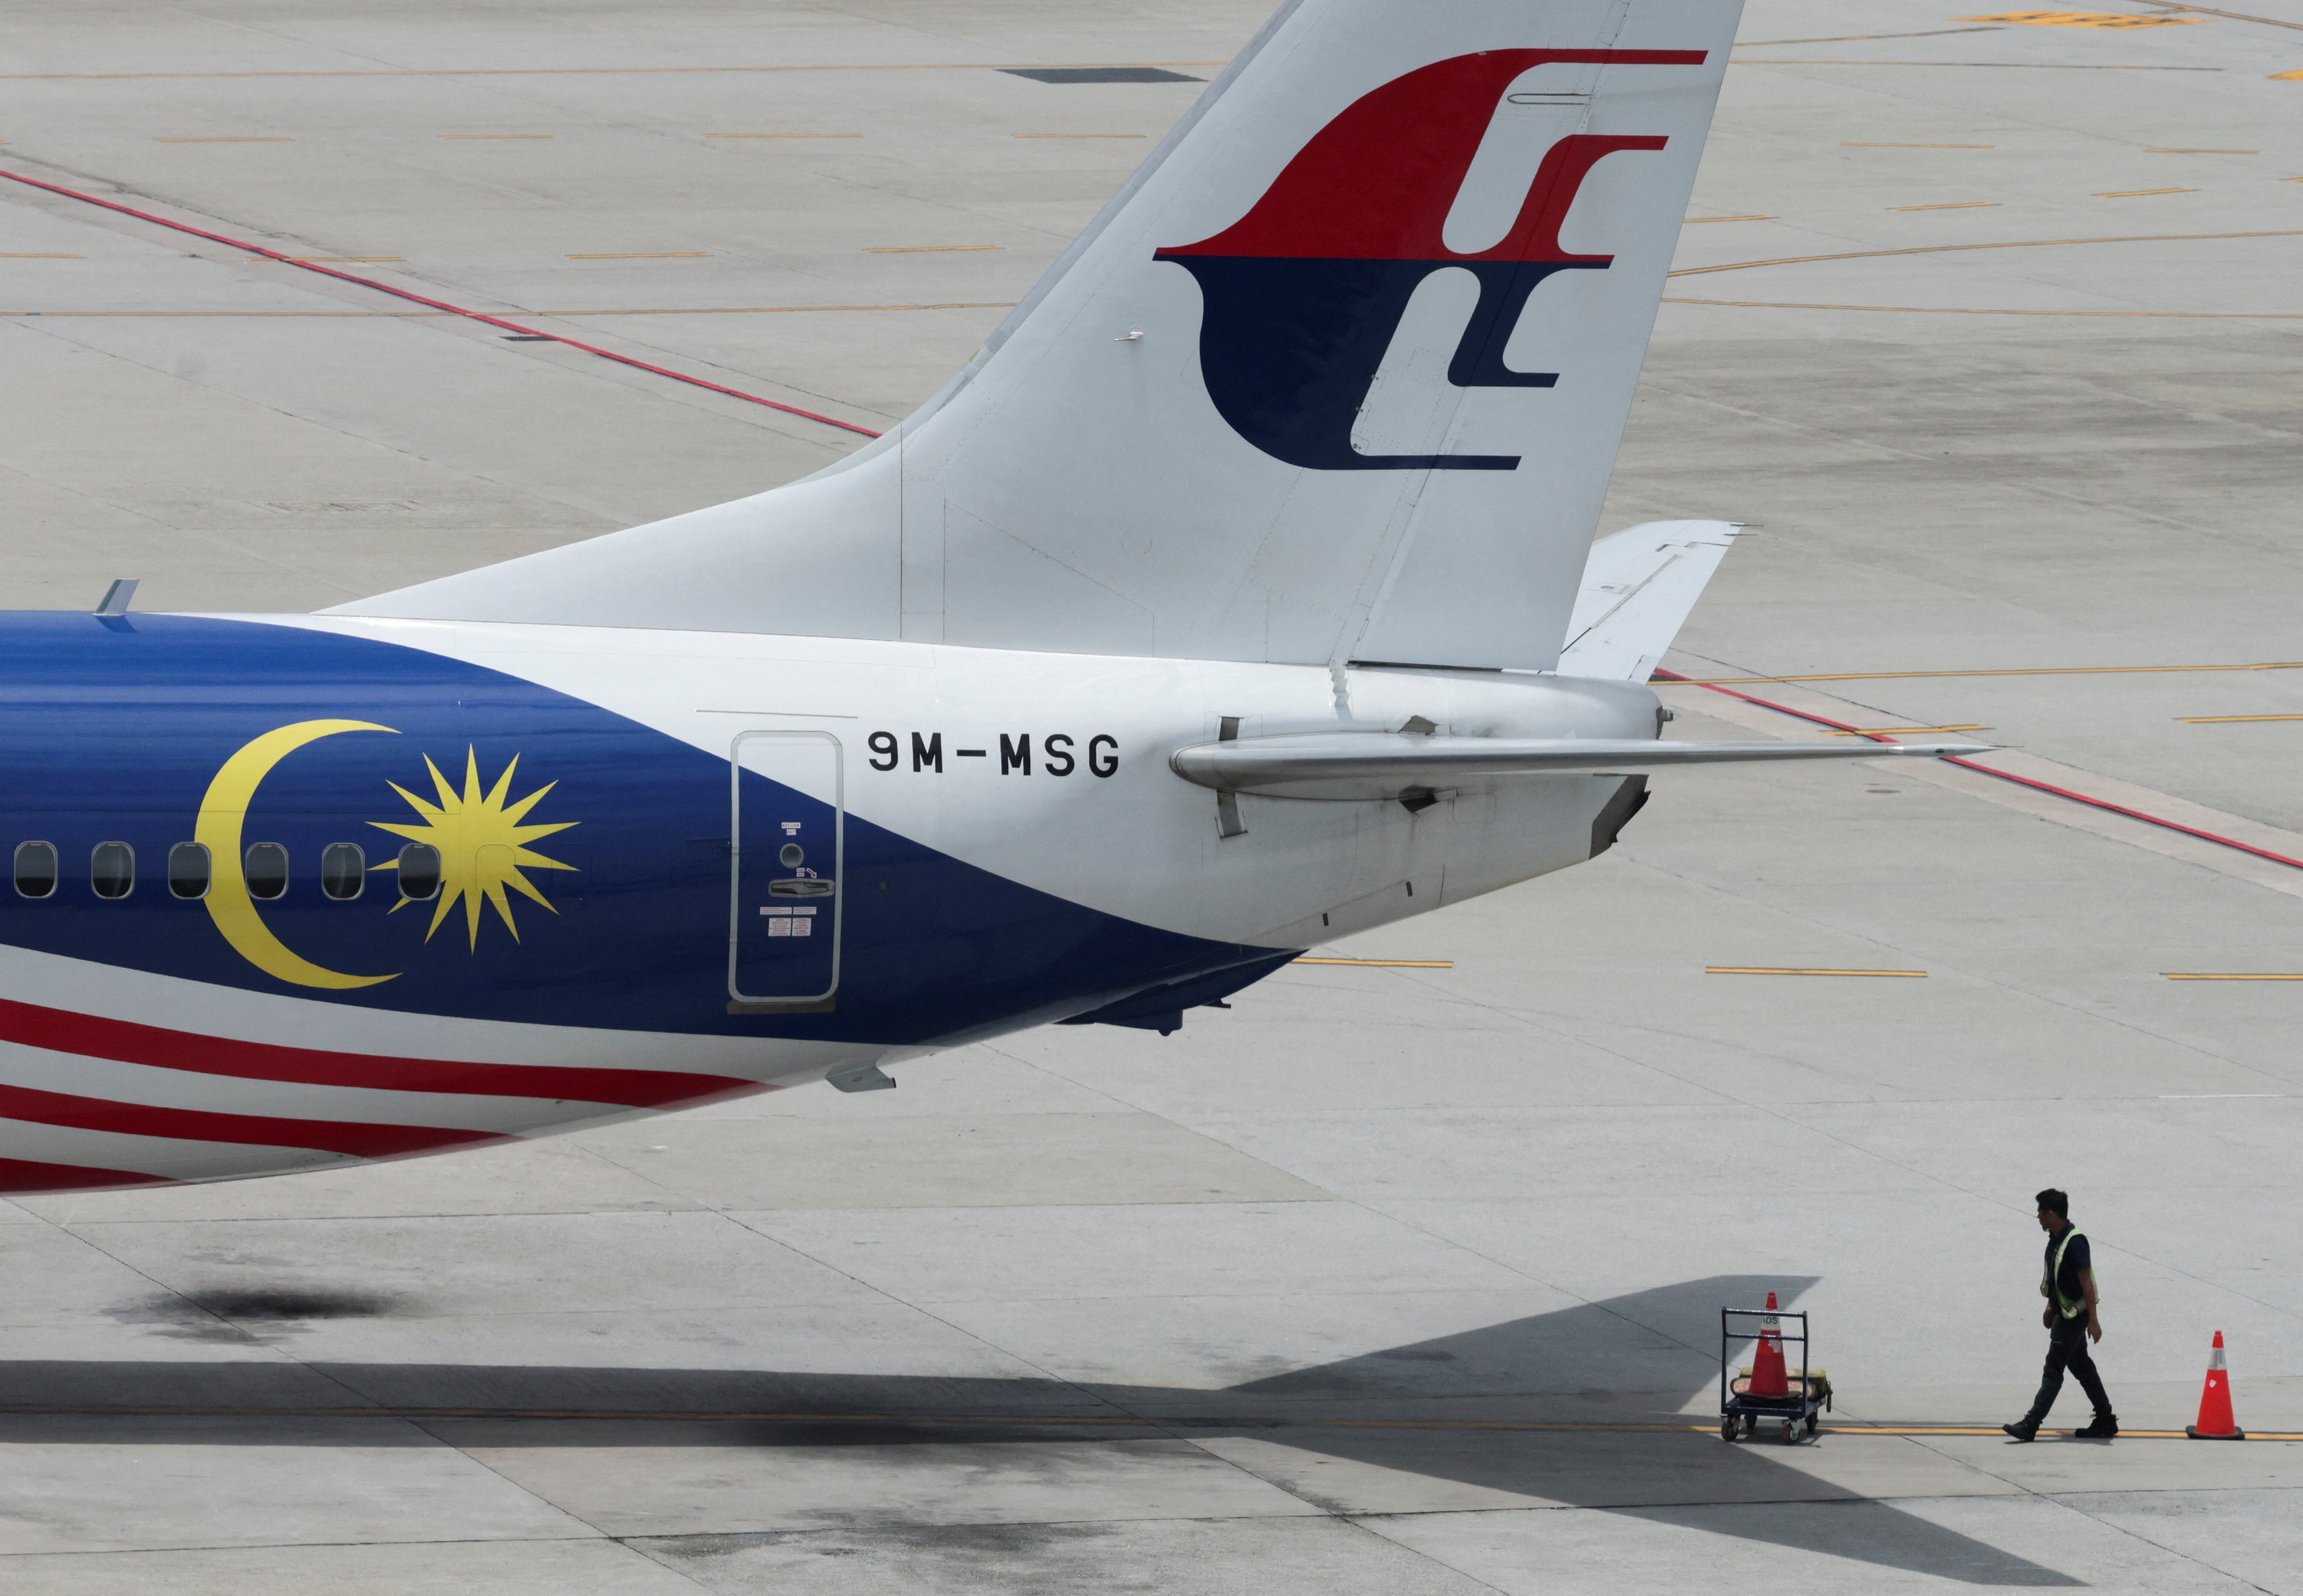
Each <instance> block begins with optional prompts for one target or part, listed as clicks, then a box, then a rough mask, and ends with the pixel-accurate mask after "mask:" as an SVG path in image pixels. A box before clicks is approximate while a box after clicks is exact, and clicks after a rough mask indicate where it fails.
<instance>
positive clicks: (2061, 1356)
mask: <svg viewBox="0 0 2303 1596" xmlns="http://www.w3.org/2000/svg"><path fill="white" fill-rule="evenodd" d="M2066 1369H2068V1370H2070V1371H2071V1374H2072V1377H2073V1378H2075V1379H2076V1380H2078V1381H2079V1389H2081V1390H2083V1391H2085V1392H2086V1393H2087V1398H2088V1401H2090V1402H2092V1403H2094V1404H2095V1411H2096V1414H2097V1415H2098V1416H2100V1415H2102V1414H2107V1413H2109V1412H2110V1411H2111V1398H2110V1396H2109V1395H2108V1394H2107V1393H2106V1392H2105V1390H2104V1389H2103V1376H2102V1375H2100V1374H2098V1373H2096V1372H2095V1359H2094V1358H2092V1357H2090V1356H2089V1355H2088V1334H2087V1315H2086V1314H2084V1313H2082V1314H2080V1315H2079V1317H2078V1318H2077V1319H2064V1318H2062V1317H2060V1316H2058V1317H2057V1319H2056V1320H2055V1322H2054V1326H2053V1327H2052V1328H2051V1329H2049V1330H2048V1331H2047V1366H2046V1372H2044V1373H2042V1374H2041V1375H2040V1377H2039V1394H2038V1395H2037V1397H2034V1398H2031V1411H2030V1413H2029V1414H2028V1415H2027V1417H2028V1420H2029V1423H2033V1424H2039V1423H2045V1422H2046V1417H2047V1410H2048V1409H2049V1408H2051V1407H2053V1406H2054V1405H2055V1398H2056V1396H2057V1394H2058V1393H2060V1392H2061V1391H2062V1390H2063V1371H2064V1370H2066Z"/></svg>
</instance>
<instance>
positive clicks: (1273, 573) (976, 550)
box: [343, 0, 1739, 669]
mask: <svg viewBox="0 0 2303 1596" xmlns="http://www.w3.org/2000/svg"><path fill="white" fill-rule="evenodd" d="M1738 10H1739V5H1738V4H1737V0H1421V3H1420V4H1413V5H1406V4H1399V3H1398V0H1296V3H1295V4H1291V5H1290V6H1288V7H1287V8H1286V9H1285V10H1283V11H1282V12H1281V13H1279V15H1278V16H1277V17H1275V18H1274V19H1273V21H1272V22H1271V23H1270V25H1269V26H1268V27H1267V28H1266V29H1265V30H1264V31H1263V33H1262V34H1261V35H1260V36H1259V37H1258V38H1257V39H1256V40H1255V41H1254V43H1253V45H1251V46H1250V47H1249V48H1248V49H1247V50H1246V51H1245V52H1244V53H1243V55H1242V56H1241V58H1240V59H1239V60H1238V61H1237V62H1236V63H1234V64H1233V66H1232V68H1231V69H1230V70H1229V71H1228V72H1226V74H1225V75H1224V76H1223V77H1222V78H1221V79H1220V80H1219V81H1218V82H1217V83H1216V84H1214V85H1213V86H1212V87H1211V89H1210V90H1209V92H1208V94H1207V95H1206V96H1205V97H1203V98H1202V101H1201V103H1200V105H1199V106H1197V107H1196V108H1195V109H1194V112H1193V113H1192V114H1190V115H1189V116H1188V117H1186V118H1185V121H1184V122H1182V123H1180V124H1179V125H1178V126H1177V129H1176V130H1175V131H1174V132H1173V133H1172V134H1171V135H1170V136H1169V138H1168V139H1167V141H1166V142H1165V143H1164V144H1163V145H1162V146H1161V147H1160V149H1159V150H1158V151H1156V152H1155V153H1154V155H1153V156H1152V158H1151V161H1150V162H1149V163H1147V165H1145V167H1144V169H1143V171H1141V172H1139V173H1137V174H1136V176H1135V179H1134V180H1133V181H1132V182H1130V183H1129V184H1128V186H1127V187H1126V189H1125V190H1123V191H1122V192H1121V194H1120V195H1119V196H1118V198H1116V199H1115V200H1114V201H1113V202H1112V204H1111V205H1110V206H1109V207H1106V209H1105V211H1104V212H1103V214H1102V215H1101V216H1099V217H1098V218H1097V219H1096V221H1095V223H1094V224H1092V226H1091V227H1090V228H1089V230H1088V232H1086V233H1085V234H1084V235H1083V236H1082V238H1081V240H1080V241H1078V242H1077V243H1076V244H1075V245H1074V246H1073V248H1072V249H1070V250H1069V251H1068V252H1067V254H1066V255H1065V256H1064V258H1062V259H1061V260H1059V262H1058V263H1057V265H1056V266H1055V268H1054V269H1053V270H1052V271H1051V272H1050V274H1048V276H1047V277H1046V278H1045V279H1044V280H1043V281H1042V283H1041V284H1040V285H1039V287H1038V288H1037V289H1035V290H1034V291H1033V293H1032V295H1031V296H1030V298H1029V299H1027V300H1025V302H1024V303H1023V304H1022V305H1020V306H1019V307H1018V308H1017V312H1016V314H1015V315H1013V316H1011V317H1009V318H1008V322H1007V324H1006V325H1003V326H1002V327H1001V328H1000V331H999V333H998V334H995V335H994V337H993V338H992V339H991V341H990V342H987V344H986V346H985V349H984V350H983V352H982V353H981V354H979V355H978V356H977V357H976V359H974V360H973V361H971V362H970V363H969V366H968V367H967V368H966V370H964V371H962V372H961V373H960V375H959V376H957V378H955V379H954V381H953V382H952V384H949V386H947V388H946V389H945V390H944V391H943V392H942V393H940V394H938V395H937V396H936V398H935V399H934V400H932V401H930V402H929V403H928V404H927V405H926V406H924V407H923V409H922V410H920V411H919V412H918V413H917V414H916V415H915V416H913V417H912V418H910V419H909V420H907V422H906V423H905V424H904V425H903V426H902V427H901V428H899V429H898V432H897V433H896V434H894V435H891V436H890V438H888V439H884V440H882V442H880V443H876V444H873V445H872V446H870V447H869V448H867V449H865V450H864V451H862V452H859V453H858V454H857V455H856V456H854V457H851V458H850V459H849V460H847V461H844V462H842V463H841V465H840V466H839V467H836V468H834V469H832V470H831V471H827V472H823V473H819V474H818V475H817V476H816V477H812V478H810V479H808V480H807V481H806V482H804V483H798V484H794V485H793V486H790V487H787V488H781V489H778V490H776V491H774V492H772V493H767V494H760V495H758V496H757V497H755V498H752V499H747V500H742V501H739V502H736V503H733V504H725V505H721V506H718V507H716V508H714V509H712V510H706V511H697V512H695V513H694V514H690V515H686V516H680V517H677V518H674V519H671V520H668V521H661V522H657V523H655V524H654V525H652V526H647V527H640V528H633V529H631V530H630V531H628V532H621V533H617V534H613V535H612V536H607V537H604V538H598V539H595V540H592V541H590V542H588V543H583V544H578V545H569V546H568V547H566V548H562V549H557V550H553V551H550V552H548V553H542V554H537V555H533V556H530V557H528V558H527V559H524V560H519V561H514V562H510V563H508V564H506V565H502V566H497V567H493V568H490V569H488V570H482V571H476V572H471V573H468V574H467V575H465V576H461V577H456V578H448V579H446V580H443V581H439V582H433V583H427V584H425V585H424V586H422V587H413V588H409V589H406V590H404V591H402V592H401V593H397V594H389V595H384V596H383V597H381V598H376V599H369V600H365V601H362V602H361V603H359V604H349V605H345V606H343V612H350V613H359V614H379V615H415V616H433V617H439V618H451V619H472V620H514V621H568V622H579V623H585V624H593V625H627V626H669V627H685V628H701V629H729V630H746V631H767V632H789V633H814V634H829V635H838V636H849V637H873V638H916V639H920V640H924V641H932V642H948V643H958V644H974V645H980V646H991V647H1008V648H1025V649H1052V650H1060V651H1070V652H1080V653H1092V654H1155V655H1168V656H1172V657H1189V658H1214V659H1235V660H1258V661H1274V662H1283V663H1311V664H1323V663H1330V662H1333V661H1337V660H1343V659H1371V660H1384V661H1393V662H1405V663H1427V664H1447V665H1475V666H1518V667H1531V668H1538V669H1541V668H1548V667H1549V666H1551V665H1552V664H1553V663H1555V661H1556V656H1557V652H1558V643H1559V639H1560V638H1562V637H1563V636H1564V635H1565V632H1566V629H1567V625H1568V621H1569V615H1570V612H1571V609H1572V607H1573V604H1574V602H1575V596H1576V592H1577V589H1578V587H1579V586H1580V578H1581V575H1582V570H1583V563H1584V558H1585V555H1586V553H1587V552H1588V550H1589V548H1590V536H1591V530H1592V528H1593V525H1594V523H1595V522H1596V520H1597V518H1598V515H1599V504H1600V500H1601V497H1602V495H1603V494H1604V493H1605V491H1606V487H1607V477H1608V473H1609V470H1610V469H1611V467H1612V465H1613V462H1614V457H1615V446H1616V443H1617V440H1618V438H1619V436H1620V435H1621V432H1622V428H1623V423H1624V416H1625V413H1626V411H1627V410H1628V409H1629V407H1630V404H1631V398H1632V387H1633V384H1634V383H1635V381H1636V379H1637V376H1638V372H1639V366H1640V361H1641V356H1642V355H1643V353H1644V351H1645V349H1646V344H1647V338H1648V334H1649V329H1650V327H1651V325H1652V323H1653V320H1654V317H1655V310H1656V305H1657V301H1658V296H1659V294H1660V291H1661V283H1662V281H1663V275H1664V273H1665V271H1666V269H1667V267H1668V266H1669V263H1670V258H1671V252H1672V248H1673V245H1674V242H1675V239H1676V237H1677V233H1678V228H1679V224H1680V218H1681V216H1682V215H1683V209H1684V207H1685V204H1686V201H1687V197H1688V193H1689V190H1690V189H1691V186H1692V184H1693V182H1694V178H1695V169H1696V165H1697V161H1698V159H1699V157H1700V155H1701V153H1702V146H1703V139H1704V134H1705V131H1706V130H1707V128H1708V124H1709V120H1710V115H1711V108H1712V103H1713V100H1714V98H1715V97H1716V95H1717V89H1718V85H1719V80H1720V76H1721V73H1722V72H1723V71H1724V70H1725V65H1726V57H1727V50H1728V46H1729V44H1730V42H1731V40H1732V38H1733V36H1734V23H1735V20H1736V16H1737V13H1738Z"/></svg>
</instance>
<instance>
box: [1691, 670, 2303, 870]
mask: <svg viewBox="0 0 2303 1596" xmlns="http://www.w3.org/2000/svg"><path fill="white" fill-rule="evenodd" d="M1652 680H1657V681H1682V682H1683V681H1687V680H1688V679H1687V678H1686V677H1684V676H1682V675H1681V674H1680V673H1679V672H1678V671H1665V670H1660V669H1658V670H1657V671H1654V672H1653V673H1652ZM1689 685H1690V686H1691V687H1700V688H1706V689H1708V691H1711V692H1714V693H1725V694H1726V695H1727V697H1730V698H1741V699H1742V701H1743V702H1744V703H1746V704H1756V705H1759V707H1760V708H1761V709H1772V710H1774V711H1775V712H1776V714H1786V715H1791V716H1793V717H1794V718H1796V719H1798V720H1802V721H1806V722H1810V723H1811V724H1814V725H1818V726H1828V727H1830V728H1832V729H1833V730H1835V731H1852V732H1854V734H1855V735H1856V736H1858V737H1860V738H1864V739H1869V741H1872V742H1875V743H1887V744H1889V745H1891V746H1892V745H1894V740H1895V739H1893V738H1891V737H1883V736H1881V735H1880V734H1878V733H1877V732H1875V731H1860V730H1856V728H1855V727H1853V726H1851V725H1849V724H1848V723H1847V722H1844V721H1835V720H1833V719H1832V718H1831V717H1830V716H1828V715H1818V714H1809V713H1808V712H1807V711H1806V710H1803V709H1793V707H1792V706H1791V705H1788V704H1777V703H1776V702H1775V701H1774V700H1772V699H1768V698H1759V697H1753V696H1752V695H1751V694H1750V693H1739V692H1736V691H1734V689H1733V688H1723V687H1720V686H1718V685H1717V684H1716V683H1713V682H1708V681H1698V682H1690V683H1689ZM1942 758H1943V762H1944V764H1955V765H1957V766H1959V767H1960V769H1961V770H1970V771H1973V772H1975V773H1977V774H1978V775H1983V776H1990V777H1993V778H1995V780H1998V781H2012V782H2014V783H2015V785H2017V786H2018V787H2029V788H2030V789H2031V790H2033V791H2035V792H2046V793H2052V794H2053V795H2054V796H2055V797H2056V798H2069V799H2070V800H2071V802H2072V803H2075V804H2085V805H2086V806H2088V808H2090V809H2104V810H2108V811H2109V812H2110V813H2112V814H2113V815H2126V816H2127V817H2128V819H2130V820H2139V821H2141V822H2143V823H2144V824H2146V825H2155V826H2157V827H2159V828H2160V829H2161V830H2162V831H2169V832H2182V833H2183V835H2185V836H2186V837H2197V838H2198V840H2200V841H2202V842H2213V843H2214V844H2216V845H2217V846H2218V847H2222V848H2233V849H2238V850H2239V851H2240V852H2241V853H2249V854H2253V855H2254V856H2255V857H2257V858H2258V859H2269V860H2270V861H2271V862H2272V863H2273V864H2274V865H2286V866H2290V867H2291V868H2294V869H2297V870H2303V859H2290V858H2289V857H2287V856H2286V855H2285V854H2283V853H2273V852H2272V851H2271V850H2270V849H2267V848H2257V847H2256V846H2255V844H2254V843H2252V842H2241V841H2240V840H2239V839H2238V838H2236V837H2225V836H2223V835H2221V834H2220V833H2218V832H2203V831H2201V830H2200V829H2199V828H2198V827H2197V826H2189V825H2185V824H2184V823H2182V822H2181V821H2179V820H2169V819H2167V818H2165V817H2164V815H2149V814H2146V813H2145V812H2144V811H2143V810H2140V809H2130V808H2129V807H2128V806H2126V805H2124V804H2114V803H2113V802H2112V801H2111V800H2110V799H2109V798H2090V797H2088V795H2087V794H2086V793H2084V792H2073V791H2072V790H2071V789H2070V788H2068V787H2057V786H2055V785H2054V783H2052V782H2048V781H2034V780H2033V779H2032V778H2031V777H2029V776H2019V775H2016V774H2014V773H2012V772H2010V771H1999V770H1993V769H1992V768H1991V767H1990V766H1989V765H1987V764H1976V763H1975V761H1974V760H1972V759H1969V758H1966V757H1964V756H1961V755H1957V754H1946V755H1944V756H1942Z"/></svg>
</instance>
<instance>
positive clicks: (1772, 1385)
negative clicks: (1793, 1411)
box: [1746, 1291, 1792, 1397]
mask: <svg viewBox="0 0 2303 1596" xmlns="http://www.w3.org/2000/svg"><path fill="white" fill-rule="evenodd" d="M1783 1333H1784V1327H1783V1326H1782V1325H1780V1324H1778V1323H1776V1294H1775V1293H1774V1292H1772V1291H1770V1292H1768V1293H1767V1317H1766V1318H1765V1319H1762V1320H1760V1321H1759V1349H1758V1350H1757V1351H1755V1352H1753V1353H1752V1354H1751V1383H1750V1386H1749V1387H1747V1388H1746V1393H1747V1394H1748V1395H1750V1396H1753V1397H1788V1396H1790V1395H1791V1394H1792V1385H1791V1381H1790V1380H1789V1379H1788V1378H1787V1377H1786V1376H1785V1375H1784V1343H1783Z"/></svg>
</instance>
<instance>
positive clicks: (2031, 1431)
mask: <svg viewBox="0 0 2303 1596" xmlns="http://www.w3.org/2000/svg"><path fill="white" fill-rule="evenodd" d="M1999 1427H2000V1428H2001V1429H2002V1430H2004V1431H2007V1433H2008V1434H2010V1435H2012V1436H2013V1437H2014V1438H2015V1439H2016V1440H2030V1439H2031V1438H2032V1437H2033V1436H2035V1435H2037V1434H2038V1433H2039V1427H2038V1425H2037V1424H2035V1423H2032V1422H2031V1421H2030V1420H2029V1419H2018V1420H2016V1421H2015V1422H2014V1423H2012V1424H2002V1425H2000V1426H1999Z"/></svg>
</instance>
